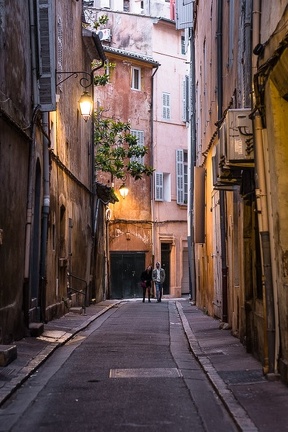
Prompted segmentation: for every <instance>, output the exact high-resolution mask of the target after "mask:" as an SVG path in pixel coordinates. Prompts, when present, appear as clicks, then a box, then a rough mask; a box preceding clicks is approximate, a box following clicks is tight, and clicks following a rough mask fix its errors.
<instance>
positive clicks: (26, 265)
mask: <svg viewBox="0 0 288 432" xmlns="http://www.w3.org/2000/svg"><path fill="white" fill-rule="evenodd" d="M29 20H30V43H31V68H32V88H33V98H34V106H35V108H34V110H33V116H32V122H31V141H30V149H29V172H28V196H27V208H26V226H25V256H24V284H23V313H24V321H25V325H26V326H27V327H28V326H29V309H30V292H29V278H30V256H31V230H32V213H33V186H34V160H35V127H36V121H37V117H38V115H39V112H40V110H39V105H37V101H36V100H35V99H36V98H37V94H38V90H37V77H36V73H37V65H36V57H35V53H36V48H35V45H36V44H35V41H36V26H35V13H34V0H30V1H29Z"/></svg>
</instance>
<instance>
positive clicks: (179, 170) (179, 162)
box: [176, 150, 184, 204]
mask: <svg viewBox="0 0 288 432" xmlns="http://www.w3.org/2000/svg"><path fill="white" fill-rule="evenodd" d="M176 188H177V204H183V203H184V170H183V150H176Z"/></svg>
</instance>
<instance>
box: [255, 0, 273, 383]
mask: <svg viewBox="0 0 288 432" xmlns="http://www.w3.org/2000/svg"><path fill="white" fill-rule="evenodd" d="M260 14H261V0H254V1H253V36H252V37H253V46H254V47H255V46H256V45H257V44H258V43H259V42H260ZM256 72H257V58H256V56H253V59H252V76H253V77H254V75H255V73H256ZM253 84H254V83H252V85H253ZM252 95H253V103H254V106H255V91H254V85H253V92H252ZM253 125H254V137H255V178H256V200H257V214H258V220H259V233H260V240H261V255H262V284H263V291H264V298H263V309H264V323H265V325H266V329H265V330H266V331H265V332H264V357H265V358H264V366H263V372H264V373H265V374H267V373H275V371H276V369H277V366H276V361H277V359H276V358H275V352H276V350H275V310H274V307H275V306H274V292H273V276H272V260H271V243H270V233H269V219H268V202H267V188H266V172H265V158H264V145H263V129H262V122H261V117H260V113H259V111H258V110H256V112H255V116H254V119H253Z"/></svg>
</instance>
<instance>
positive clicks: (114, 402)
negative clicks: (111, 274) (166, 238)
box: [0, 299, 288, 432]
mask: <svg viewBox="0 0 288 432" xmlns="http://www.w3.org/2000/svg"><path fill="white" fill-rule="evenodd" d="M53 335H54V338H53ZM21 343H22V350H21V347H20V344H21ZM37 344H39V347H41V349H40V351H39V352H38V353H37V348H36V346H37ZM51 347H54V348H53V349H51ZM56 348H57V349H56ZM29 350H30V353H31V359H30V361H28V357H29ZM18 351H19V358H18V359H17V360H16V361H15V362H14V363H15V369H14V370H13V363H11V365H10V366H9V367H8V369H10V379H9V374H8V373H7V372H6V380H5V379H4V378H5V370H4V369H5V368H1V370H0V377H2V380H1V381H0V382H1V385H2V387H1V393H0V394H2V395H3V394H4V392H5V389H6V392H7V391H8V390H7V389H10V395H9V394H8V393H7V395H6V397H5V398H4V397H3V398H2V403H1V410H0V431H1V432H3V431H21V432H24V431H29V432H33V431H35V432H36V431H51V430H53V431H60V430H62V429H63V428H65V429H66V430H67V431H69V432H70V431H71V432H73V431H76V430H79V429H80V428H81V430H82V431H130V430H135V429H140V430H143V431H157V432H158V431H165V432H166V431H168V432H169V431H171V432H174V431H177V432H178V431H190V430H193V431H196V432H198V431H199V432H200V431H213V432H215V431H216V432H217V431H219V432H220V431H223V430H225V431H231V432H233V431H236V430H243V431H248V430H249V431H257V430H259V431H267V432H268V431H269V430H271V427H272V423H273V425H274V429H275V430H283V431H285V430H288V428H287V420H288V417H287V415H285V413H284V414H283V413H282V415H281V416H280V415H279V416H277V412H275V407H274V406H273V402H272V401H271V400H270V401H269V400H268V399H267V400H266V394H269V395H270V397H271V395H272V396H273V394H274V395H275V396H277V401H278V402H277V406H278V407H279V406H281V405H282V406H284V405H285V404H287V400H288V397H287V388H286V386H285V385H283V384H282V383H280V382H268V381H267V380H266V379H265V378H264V377H263V375H262V373H261V366H260V364H259V363H258V362H257V361H256V360H255V359H254V358H253V357H251V356H250V355H249V354H247V353H246V352H245V349H244V347H243V346H242V345H241V344H240V343H239V341H238V339H236V338H234V337H233V336H231V334H230V332H229V331H226V330H221V329H219V322H218V321H217V320H214V319H213V318H211V317H208V316H206V315H204V314H203V312H202V311H200V310H199V309H197V308H196V307H195V306H192V305H191V303H190V302H189V301H188V300H170V299H164V301H163V302H161V303H155V301H154V299H153V301H152V303H150V304H148V303H144V304H143V303H142V302H141V301H139V300H138V301H137V300H136V301H118V302H117V301H114V302H113V301H110V302H109V301H106V302H103V303H101V304H98V305H95V306H90V307H89V308H87V315H86V316H84V315H78V316H77V315H76V314H74V315H73V314H67V315H66V316H65V317H62V318H60V319H58V320H54V321H52V322H50V323H49V324H48V325H47V328H46V331H45V332H44V334H43V335H42V336H41V337H39V338H36V339H35V338H34V339H33V338H27V339H26V345H25V340H24V341H22V342H19V346H18ZM47 353H48V354H47ZM51 354H52V355H51ZM21 355H22V359H21ZM24 356H26V361H27V364H26V365H25V363H24ZM40 359H41V361H40V362H39V365H38V366H37V362H38V361H39V360H40ZM44 360H45V361H44ZM41 362H42V364H41V365H40V363H41ZM237 362H238V363H237ZM17 365H21V366H22V369H21V367H20V368H18V370H17ZM31 365H32V368H31ZM235 365H237V366H235ZM33 366H34V369H33ZM235 367H237V371H236V370H235ZM6 371H7V367H6ZM25 371H26V374H27V376H26V378H24V376H23V373H25ZM28 371H30V373H29V374H28V373H27V372H28ZM17 374H18V375H19V376H20V375H21V374H22V378H21V380H22V382H24V383H23V385H22V386H20V383H19V381H18V385H16V383H17ZM13 380H14V381H13ZM13 383H14V384H13ZM13 386H14V387H15V388H14V390H13V391H11V389H12V388H13ZM17 387H18V389H16V388H17ZM268 387H269V388H268ZM259 392H261V394H262V398H261V401H262V405H261V402H260V398H259V397H258V398H257V399H255V395H256V393H258V394H259ZM267 392H268V393H267ZM281 398H282V404H281V403H280V402H279V401H280V400H281ZM271 399H272V398H271ZM268 402H269V404H268ZM249 405H250V406H251V413H253V415H254V418H252V417H250V415H249ZM256 405H257V406H256ZM261 407H262V411H261ZM270 410H274V413H275V417H274V418H273V416H271V412H270ZM285 416H286V419H285ZM271 422H272V423H271ZM285 428H286V429H285Z"/></svg>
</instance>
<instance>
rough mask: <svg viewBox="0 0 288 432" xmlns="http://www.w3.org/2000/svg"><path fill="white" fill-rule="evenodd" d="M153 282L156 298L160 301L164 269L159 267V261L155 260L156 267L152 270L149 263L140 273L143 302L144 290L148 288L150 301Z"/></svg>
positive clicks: (149, 300)
mask: <svg viewBox="0 0 288 432" xmlns="http://www.w3.org/2000/svg"><path fill="white" fill-rule="evenodd" d="M152 281H153V282H154V283H155V288H156V299H157V302H158V303H159V302H161V298H162V286H163V283H164V281H165V270H164V269H163V268H162V267H161V265H160V262H159V261H157V262H156V268H155V269H153V271H152V266H151V265H149V266H148V267H147V268H146V269H145V270H144V271H143V272H142V274H141V286H142V289H143V300H142V301H143V303H144V302H145V297H146V290H148V302H151V299H150V298H151V284H152Z"/></svg>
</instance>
